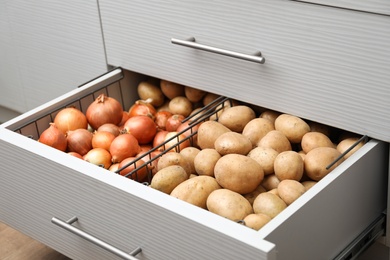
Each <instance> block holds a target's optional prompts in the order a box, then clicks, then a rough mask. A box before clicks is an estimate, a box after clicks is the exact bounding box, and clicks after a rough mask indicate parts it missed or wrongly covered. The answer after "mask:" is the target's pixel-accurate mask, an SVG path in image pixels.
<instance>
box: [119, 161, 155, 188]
mask: <svg viewBox="0 0 390 260" xmlns="http://www.w3.org/2000/svg"><path fill="white" fill-rule="evenodd" d="M136 159H137V158H136V157H128V158H126V159H124V160H123V161H122V162H121V163H120V164H119V167H118V169H121V168H122V167H125V166H126V165H127V164H129V163H131V162H133V161H134V160H136ZM144 163H145V162H144V160H142V159H139V160H138V161H136V162H134V163H131V164H130V165H129V166H127V167H126V168H124V169H123V170H121V171H120V172H119V174H120V175H122V176H125V175H126V174H128V173H130V172H131V171H133V170H134V169H136V168H139V167H140V166H141V165H142V164H144ZM147 167H148V166H147V165H146V166H143V167H141V168H140V169H137V171H135V172H133V173H132V174H131V175H129V176H127V178H130V179H132V180H136V181H139V182H142V181H143V180H144V179H145V178H146V176H147V175H148V169H147Z"/></svg>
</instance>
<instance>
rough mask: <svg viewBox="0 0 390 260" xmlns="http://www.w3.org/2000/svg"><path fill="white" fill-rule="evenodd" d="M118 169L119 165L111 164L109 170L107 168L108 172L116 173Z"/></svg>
mask: <svg viewBox="0 0 390 260" xmlns="http://www.w3.org/2000/svg"><path fill="white" fill-rule="evenodd" d="M118 169H119V163H113V164H111V166H110V168H108V170H109V171H110V172H116V171H117V170H118Z"/></svg>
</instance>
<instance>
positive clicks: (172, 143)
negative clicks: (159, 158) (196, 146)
mask: <svg viewBox="0 0 390 260" xmlns="http://www.w3.org/2000/svg"><path fill="white" fill-rule="evenodd" d="M174 136H176V137H174ZM173 137H174V138H173ZM171 138H173V139H172V140H169V139H171ZM168 140H169V141H168ZM165 142H167V143H166V144H165V150H168V149H169V152H177V153H179V152H180V151H181V150H183V149H184V148H186V147H189V146H190V145H191V143H190V140H189V139H188V138H187V137H186V136H185V135H183V134H179V133H178V132H169V133H168V134H167V135H166V136H165ZM179 142H181V143H180V144H178V143H179ZM161 149H164V146H163V147H161ZM161 149H157V150H160V151H161Z"/></svg>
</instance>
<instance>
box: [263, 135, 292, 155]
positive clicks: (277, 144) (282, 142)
mask: <svg viewBox="0 0 390 260" xmlns="http://www.w3.org/2000/svg"><path fill="white" fill-rule="evenodd" d="M257 146H260V147H265V148H272V149H274V150H275V151H277V152H278V153H281V152H284V151H291V149H292V148H291V143H290V141H289V140H288V139H287V137H286V136H285V135H284V134H283V133H282V132H280V131H278V130H271V131H269V132H268V133H267V134H266V135H265V136H264V137H263V138H261V139H260V141H259V142H258V144H257Z"/></svg>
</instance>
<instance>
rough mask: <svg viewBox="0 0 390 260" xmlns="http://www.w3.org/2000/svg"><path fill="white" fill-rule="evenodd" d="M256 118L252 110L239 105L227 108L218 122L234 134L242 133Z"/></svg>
mask: <svg viewBox="0 0 390 260" xmlns="http://www.w3.org/2000/svg"><path fill="white" fill-rule="evenodd" d="M255 117H256V114H255V111H253V109H252V108H250V107H248V106H245V105H239V106H233V107H228V108H226V109H225V110H224V111H223V112H222V114H221V115H220V116H219V119H218V122H220V123H221V124H223V125H224V126H226V127H227V128H229V129H230V130H231V131H233V132H237V133H242V130H243V129H244V127H245V125H246V124H247V123H248V122H249V121H251V120H252V119H254V118H255Z"/></svg>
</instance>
